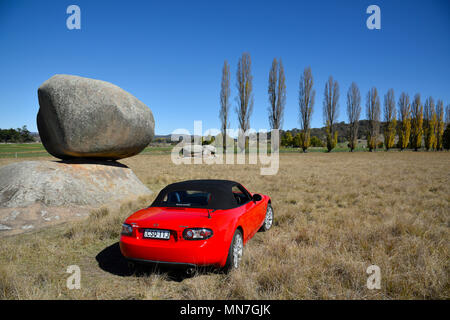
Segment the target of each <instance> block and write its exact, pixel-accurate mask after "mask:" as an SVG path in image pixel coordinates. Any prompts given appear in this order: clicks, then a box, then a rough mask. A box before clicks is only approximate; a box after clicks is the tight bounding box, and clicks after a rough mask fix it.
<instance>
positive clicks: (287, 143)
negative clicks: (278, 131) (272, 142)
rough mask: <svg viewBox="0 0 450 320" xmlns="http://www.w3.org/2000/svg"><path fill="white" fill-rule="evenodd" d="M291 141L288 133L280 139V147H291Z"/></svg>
mask: <svg viewBox="0 0 450 320" xmlns="http://www.w3.org/2000/svg"><path fill="white" fill-rule="evenodd" d="M293 139H294V138H293V137H292V134H291V133H290V132H289V131H288V132H286V133H285V134H284V135H283V137H282V138H281V145H283V146H285V147H289V146H292V141H293Z"/></svg>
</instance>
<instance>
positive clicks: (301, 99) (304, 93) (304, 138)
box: [298, 67, 316, 152]
mask: <svg viewBox="0 0 450 320" xmlns="http://www.w3.org/2000/svg"><path fill="white" fill-rule="evenodd" d="M313 85H314V79H313V76H312V73H311V67H307V68H305V70H304V71H303V75H302V76H301V78H300V84H299V94H298V104H299V118H300V129H301V132H300V135H301V139H300V140H301V141H300V143H301V148H302V149H303V152H306V151H307V149H308V148H309V144H310V132H311V116H312V113H313V108H314V97H315V95H316V91H315V90H314V89H313Z"/></svg>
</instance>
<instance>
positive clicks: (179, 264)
mask: <svg viewBox="0 0 450 320" xmlns="http://www.w3.org/2000/svg"><path fill="white" fill-rule="evenodd" d="M126 259H127V260H129V261H132V262H136V263H142V264H155V265H161V266H165V267H174V268H195V267H197V265H196V264H192V263H182V262H167V261H154V260H145V259H135V258H126Z"/></svg>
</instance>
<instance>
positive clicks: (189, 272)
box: [186, 268, 195, 276]
mask: <svg viewBox="0 0 450 320" xmlns="http://www.w3.org/2000/svg"><path fill="white" fill-rule="evenodd" d="M194 273H195V268H187V269H186V274H187V275H188V276H192V275H193V274H194Z"/></svg>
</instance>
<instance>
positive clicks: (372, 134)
mask: <svg viewBox="0 0 450 320" xmlns="http://www.w3.org/2000/svg"><path fill="white" fill-rule="evenodd" d="M366 112H367V118H368V120H369V129H368V132H367V147H368V148H369V151H373V150H376V148H377V140H378V134H379V131H380V97H379V96H378V90H377V88H375V87H373V88H372V89H370V90H369V92H368V93H367V96H366Z"/></svg>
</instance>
